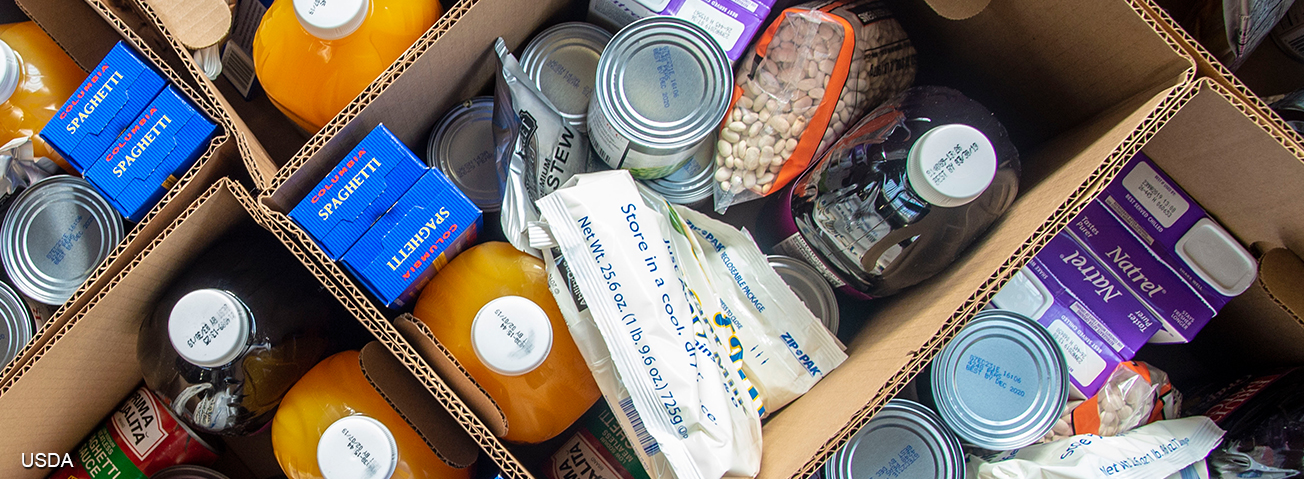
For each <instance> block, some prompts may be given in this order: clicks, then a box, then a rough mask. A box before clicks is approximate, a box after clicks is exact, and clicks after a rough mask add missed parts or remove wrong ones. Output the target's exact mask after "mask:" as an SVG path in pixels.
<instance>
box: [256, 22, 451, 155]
mask: <svg viewBox="0 0 1304 479" xmlns="http://www.w3.org/2000/svg"><path fill="white" fill-rule="evenodd" d="M442 13H443V7H442V6H440V4H439V2H438V0H277V1H276V3H273V4H272V6H271V7H270V8H268V9H267V13H265V14H263V21H262V23H261V24H259V26H258V32H257V33H255V34H254V71H255V72H256V73H257V75H258V80H259V81H260V82H261V83H262V85H263V90H264V91H266V92H267V97H268V98H270V99H271V100H272V103H273V104H275V105H276V107H277V108H279V109H280V110H281V112H283V113H285V115H286V116H288V117H290V119H291V120H294V122H295V123H296V124H298V125H299V126H300V127H302V128H303V129H305V130H308V131H309V132H316V131H317V130H320V129H321V127H323V126H326V123H327V122H329V121H330V120H331V118H334V117H335V114H337V113H339V112H340V110H343V109H344V107H345V106H348V104H349V102H350V101H353V98H354V97H357V96H358V94H359V93H362V90H363V89H364V88H366V87H367V85H368V84H370V83H371V81H372V80H375V79H376V77H377V76H379V75H380V73H381V72H383V71H384V70H385V68H388V67H389V65H390V64H391V63H393V62H394V60H396V59H398V56H399V55H400V54H402V53H403V51H404V50H407V48H408V47H409V46H411V45H412V44H413V43H414V42H416V40H417V38H418V37H420V36H421V34H423V33H425V32H426V30H428V29H429V28H430V26H431V25H434V23H435V20H437V19H439V15H441V14H442Z"/></svg>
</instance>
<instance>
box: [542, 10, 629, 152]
mask: <svg viewBox="0 0 1304 479" xmlns="http://www.w3.org/2000/svg"><path fill="white" fill-rule="evenodd" d="M610 41H611V34H610V33H608V32H607V31H606V30H603V29H602V28H599V27H598V26H597V25H594V24H591V23H584V22H567V23H562V24H559V25H556V26H553V27H552V28H549V29H547V30H544V31H543V33H540V34H538V35H536V36H535V37H534V39H533V40H530V44H529V45H526V46H525V51H523V52H521V69H522V70H525V74H526V75H529V77H530V78H531V79H533V80H534V85H535V86H537V87H539V91H541V92H543V96H545V97H548V101H550V102H552V106H554V107H557V112H558V113H561V117H562V119H564V120H565V121H566V124H568V125H570V126H571V127H572V128H575V129H576V130H579V131H587V130H588V129H589V127H588V116H589V101H590V100H592V98H593V86H594V83H596V79H597V71H598V58H600V57H601V56H602V49H603V48H606V47H607V43H608V42H610Z"/></svg>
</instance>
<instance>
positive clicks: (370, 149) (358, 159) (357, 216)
mask: <svg viewBox="0 0 1304 479" xmlns="http://www.w3.org/2000/svg"><path fill="white" fill-rule="evenodd" d="M425 172H426V165H425V163H422V162H421V160H419V159H417V157H416V155H414V154H412V150H409V149H408V147H407V146H405V145H403V143H402V142H400V141H398V138H394V134H393V133H390V132H389V129H388V128H385V125H383V124H381V125H377V126H376V128H374V129H372V130H371V133H369V134H367V136H366V138H363V139H362V141H360V142H358V146H355V147H353V151H350V152H349V154H348V155H345V156H344V158H342V159H341V160H340V162H339V164H338V165H336V166H335V169H333V170H331V172H330V174H329V175H326V178H323V179H322V180H321V183H317V186H315V187H313V194H311V195H309V196H307V197H306V198H304V199H303V200H302V201H299V204H298V205H296V206H295V207H294V209H293V210H290V218H291V219H293V220H294V221H295V222H296V223H298V224H299V226H301V227H303V229H304V231H307V232H308V234H309V235H311V236H312V239H313V240H314V241H316V242H317V245H318V246H321V248H322V250H323V251H325V252H326V256H327V257H328V258H330V259H340V258H341V257H343V256H344V252H345V251H348V250H349V248H350V247H351V246H353V243H355V242H357V241H358V238H361V237H362V235H363V233H366V232H367V229H368V228H370V227H371V225H372V224H373V223H375V222H376V220H377V219H379V218H380V216H381V215H382V214H384V213H385V212H386V211H389V208H390V207H391V206H394V203H395V202H396V201H398V199H399V197H400V196H403V193H406V192H407V191H408V189H409V188H411V187H412V185H413V184H415V183H416V182H417V180H418V179H420V178H421V175H423V174H424V173H425Z"/></svg>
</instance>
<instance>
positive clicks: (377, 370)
mask: <svg viewBox="0 0 1304 479" xmlns="http://www.w3.org/2000/svg"><path fill="white" fill-rule="evenodd" d="M360 361H361V362H362V375H363V376H365V377H366V378H367V381H369V382H371V386H372V387H374V388H376V392H378V393H380V395H381V397H384V398H385V400H386V401H388V402H389V405H390V406H391V407H393V408H394V411H395V412H397V413H398V415H399V416H401V417H402V418H403V420H405V421H407V423H408V425H409V426H412V429H413V430H415V431H416V432H417V435H419V436H421V439H423V440H425V441H426V445H427V446H430V449H432V450H434V451H435V454H436V455H437V456H439V459H441V460H443V461H444V462H445V463H447V464H448V465H450V466H453V467H456V468H464V467H469V466H470V465H472V464H474V463H475V459H476V457H478V456H479V448H477V447H476V445H475V443H474V442H472V441H471V438H470V437H469V436H467V435H466V434H465V433H464V431H463V430H462V427H461V426H459V425H458V424H457V421H454V420H453V417H452V416H449V415H448V411H447V410H445V409H444V408H443V407H439V405H438V401H437V400H435V397H434V396H433V395H431V394H430V392H429V391H427V390H426V388H425V387H423V386H422V385H421V383H419V382H417V379H416V377H414V376H413V375H412V373H411V372H409V371H408V370H407V368H405V367H404V366H403V364H402V363H400V362H399V360H398V358H395V357H394V355H393V354H392V353H390V352H389V350H387V349H385V346H384V345H382V344H380V342H378V341H372V342H370V343H367V345H366V346H364V347H363V348H362V352H361V358H360ZM432 406H434V407H432Z"/></svg>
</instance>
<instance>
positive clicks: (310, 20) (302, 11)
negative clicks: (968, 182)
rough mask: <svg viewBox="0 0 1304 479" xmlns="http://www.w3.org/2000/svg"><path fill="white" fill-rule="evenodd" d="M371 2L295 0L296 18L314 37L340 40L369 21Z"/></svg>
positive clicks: (364, 0)
mask: <svg viewBox="0 0 1304 479" xmlns="http://www.w3.org/2000/svg"><path fill="white" fill-rule="evenodd" d="M370 8H371V0H294V16H295V17H298V19H299V24H300V25H303V29H304V30H307V31H308V33H310V34H312V36H314V37H317V38H320V39H322V40H339V39H341V38H344V37H347V36H349V34H352V33H353V32H354V31H356V30H357V29H358V27H360V26H362V22H363V21H364V20H366V19H367V10H368V9H370Z"/></svg>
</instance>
